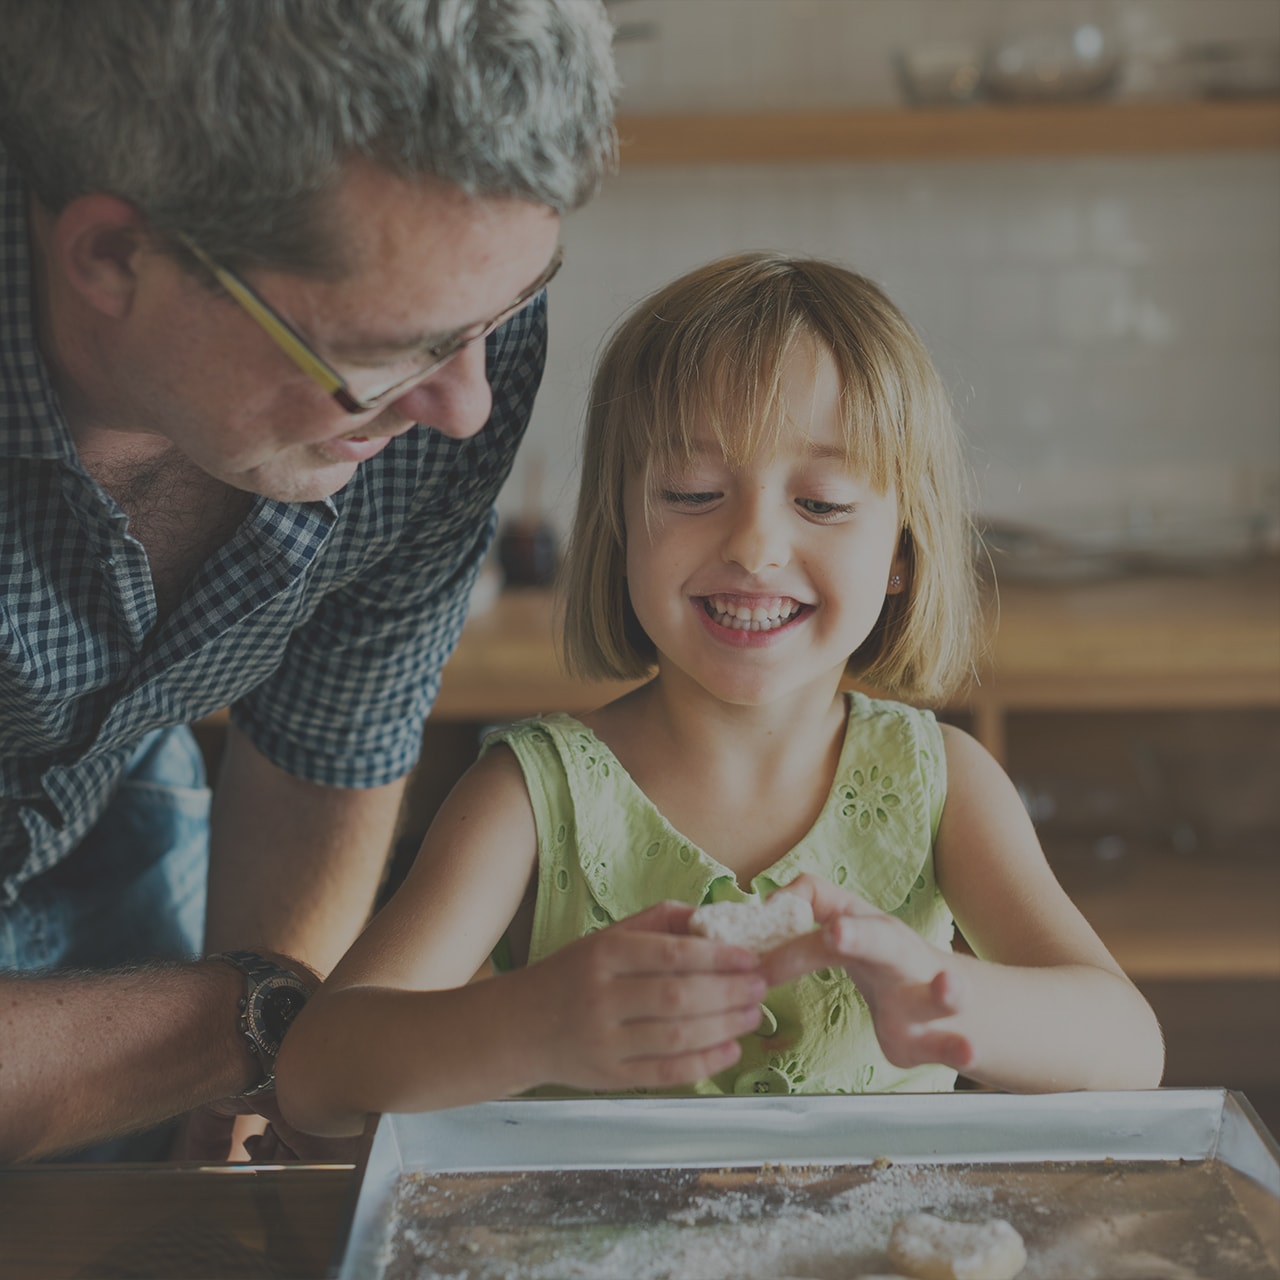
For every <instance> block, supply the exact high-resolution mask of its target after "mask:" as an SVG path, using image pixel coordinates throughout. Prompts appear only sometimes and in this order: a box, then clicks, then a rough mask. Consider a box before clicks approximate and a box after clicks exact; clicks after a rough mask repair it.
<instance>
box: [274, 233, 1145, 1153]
mask: <svg viewBox="0 0 1280 1280" xmlns="http://www.w3.org/2000/svg"><path fill="white" fill-rule="evenodd" d="M962 489H963V469H962V465H961V460H960V446H959V442H958V439H957V436H956V432H955V429H954V427H953V424H952V420H951V417H950V413H949V410H948V407H947V400H946V396H945V393H944V391H943V388H942V386H941V384H940V380H939V378H938V376H937V374H936V372H935V371H934V369H933V367H932V365H931V363H930V361H929V358H928V356H927V354H926V352H925V350H924V348H923V347H922V345H921V343H920V341H919V339H918V338H917V337H916V335H915V333H914V332H913V331H912V330H911V328H910V327H909V326H908V324H907V323H906V321H905V320H904V319H903V318H902V316H901V315H900V313H899V312H898V311H897V310H896V308H895V307H894V306H893V305H892V304H891V303H890V302H889V301H888V299H887V298H886V297H885V296H884V294H883V293H881V291H880V290H879V289H878V288H876V286H874V285H873V284H871V283H870V282H869V281H867V280H865V279H863V278H862V277H860V276H857V275H854V274H852V273H851V272H849V271H846V270H843V269H842V268H839V267H837V266H833V265H829V264H825V263H821V262H815V261H800V260H794V259H790V258H785V257H781V256H776V255H764V254H760V255H755V254H753V255H746V256H742V257H736V258H731V259H728V260H725V261H722V262H718V263H715V264H713V265H711V266H709V267H705V268H703V269H702V270H700V271H695V272H693V273H692V274H691V275H688V276H686V277H684V278H682V279H680V280H677V281H676V282H675V283H673V284H671V285H669V286H668V287H667V288H665V289H663V290H661V291H660V292H658V293H657V294H656V295H654V296H653V297H651V298H649V299H648V300H647V301H646V302H644V303H643V304H642V305H641V306H640V307H639V308H637V310H636V311H635V312H634V313H633V314H632V315H631V316H630V317H629V318H628V319H627V320H626V321H625V322H624V323H623V324H622V325H621V327H620V328H619V329H618V330H617V332H616V333H615V334H614V335H613V337H612V339H611V340H610V342H609V344H608V346H607V348H606V350H605V352H604V354H603V357H602V360H601V363H600V367H599V369H598V372H597V375H596V379H595V384H594V387H593V394H592V399H591V408H590V411H589V414H588V419H587V426H586V452H585V458H584V465H583V471H582V481H581V492H580V496H579V502H578V509H577V520H576V524H575V527H574V531H573V537H572V540H571V545H570V548H569V554H568V560H567V565H566V582H565V616H566V622H565V640H566V650H567V658H568V662H569V665H570V667H571V669H572V670H574V671H575V672H577V673H579V674H582V675H586V676H601V677H617V678H627V677H637V676H645V675H650V674H651V678H650V679H648V681H647V682H646V683H644V684H642V685H641V686H640V687H639V688H637V689H636V690H635V691H634V692H631V693H628V694H627V695H626V696H624V697H622V698H619V699H618V700H617V701H615V702H612V703H610V704H608V705H607V706H604V707H602V708H600V709H599V710H598V711H595V712H592V713H591V714H590V715H586V716H583V717H581V718H580V719H575V718H572V717H570V716H567V715H548V716H546V717H542V718H539V719H535V720H530V721H525V722H522V723H520V724H517V725H514V726H512V727H510V728H508V729H505V730H503V731H501V732H498V733H495V734H493V735H492V736H491V737H490V738H489V739H488V740H487V742H486V744H485V748H484V751H483V754H482V756H481V759H480V760H479V761H478V763H477V764H476V765H475V766H474V767H473V768H472V769H471V770H470V772H469V773H468V774H467V775H466V777H464V778H463V780H462V781H461V782H460V783H459V785H458V787H457V788H456V789H455V791H454V792H453V794H452V795H451V796H450V797H449V799H448V800H447V801H446V803H445V804H444V806H443V807H442V809H441V811H440V813H439V816H438V818H437V820H436V821H435V823H434V824H433V826H432V828H431V830H430V831H429V832H428V834H427V837H426V840H425V841H424V843H423V846H422V850H421V852H420V853H419V855H418V858H417V860H416V862H415V864H414V866H413V868H412V870H411V871H410V873H409V875H408V877H407V878H406V880H405V882H404V885H403V886H402V887H401V889H400V890H399V891H398V893H396V894H395V896H394V897H393V899H392V900H391V902H390V903H389V904H388V905H387V906H386V907H385V908H384V909H383V911H382V912H380V913H379V915H378V916H377V917H376V918H375V919H374V920H373V922H372V923H371V924H370V926H369V927H368V929H367V930H366V931H365V933H364V934H363V936H362V937H361V938H360V939H359V940H358V941H357V942H356V944H355V945H354V946H353V947H352V949H351V951H350V952H349V954H348V955H347V956H346V957H345V958H344V959H343V960H342V961H341V963H340V964H339V965H338V966H337V968H336V969H335V970H334V972H333V974H332V975H331V977H330V978H329V980H328V981H327V982H326V983H325V984H324V986H323V988H322V989H321V990H320V992H319V993H318V994H317V995H316V996H315V997H314V998H313V999H312V1000H311V1002H310V1004H309V1005H308V1006H307V1007H306V1009H305V1010H304V1011H303V1012H302V1014H301V1015H300V1016H299V1017H298V1019H297V1021H296V1023H295V1024H294V1026H293V1029H292V1030H291V1031H290V1034H289V1036H288V1037H287V1039H286V1041H285V1044H284V1047H283V1049H282V1051H281V1054H280V1058H279V1064H278V1089H279V1100H280V1104H281V1107H282V1109H283V1112H284V1114H285V1116H286V1118H287V1119H288V1120H289V1121H290V1122H291V1123H293V1124H295V1125H297V1126H298V1127H300V1128H303V1129H307V1130H310V1131H312V1132H316V1133H326V1134H342V1133H353V1132H357V1131H358V1130H359V1129H360V1128H361V1126H362V1124H363V1123H364V1120H365V1118H366V1116H367V1113H370V1112H378V1111H419V1110H426V1109H432V1108H438V1107H447V1106H453V1105H457V1104H460V1103H468V1102H475V1101H480V1100H483V1099H487V1098H493V1097H499V1096H504V1095H509V1094H514V1093H519V1092H524V1091H528V1090H533V1089H538V1090H539V1091H540V1092H547V1091H548V1088H547V1087H553V1089H554V1091H558V1092H565V1091H568V1090H573V1089H579V1090H593V1091H609V1092H630V1093H636V1092H645V1091H648V1090H655V1089H661V1090H670V1089H679V1090H682V1091H687V1092H697V1093H787V1092H863V1091H882V1090H889V1089H893V1090H912V1091H918V1090H938V1089H948V1088H950V1087H951V1086H952V1084H953V1082H954V1080H955V1076H956V1072H957V1071H964V1072H965V1073H966V1075H968V1076H970V1077H972V1078H973V1079H974V1080H976V1081H979V1082H981V1083H983V1084H986V1085H989V1086H992V1087H995V1088H1000V1089H1012V1090H1050V1089H1082V1088H1131V1087H1133V1088H1136V1087H1153V1086H1155V1085H1156V1084H1157V1083H1158V1082H1159V1079H1160V1073H1161V1069H1162V1048H1161V1040H1160V1033H1159V1029H1158V1027H1157V1025H1156V1022H1155V1019H1154V1017H1153V1016H1152V1013H1151V1010H1150V1009H1149V1008H1148V1006H1147V1004H1146V1002H1145V1001H1144V1000H1143V998H1142V997H1141V996H1140V995H1139V994H1138V992H1137V991H1136V990H1135V988H1134V987H1133V986H1132V985H1131V984H1130V983H1129V981H1128V980H1127V979H1126V978H1125V976H1124V974H1123V973H1122V972H1121V970H1120V968H1119V967H1118V966H1117V964H1116V962H1115V961H1114V960H1113V959H1112V957H1111V956H1110V955H1109V954H1108V952H1107V950H1106V948H1105V947H1104V946H1103V945H1102V943H1101V942H1100V941H1099V940H1098V938H1097V936H1096V935H1095V934H1094V932H1093V930H1092V929H1091V928H1090V927H1089V925H1088V924H1087V923H1086V922H1085V920H1084V918H1083V917H1082V916H1081V915H1080V913H1079V912H1078V911H1077V910H1076V908H1075V907H1074V906H1073V905H1072V903H1071V902H1070V900H1069V899H1068V898H1067V896H1066V895H1065V894H1064V892H1063V891H1062V889H1061V888H1060V887H1059V885H1058V883H1057V881H1056V880H1055V879H1054V877H1053V874H1052V872H1051V871H1050V870H1049V867H1048V865H1047V863H1046V862H1045V859H1044V856H1043V854H1042V853H1041V851H1040V848H1039V846H1038V844H1037V841H1036V837H1035V834H1034V831H1033V830H1032V826H1031V823H1030V821H1029V819H1028V817H1027V815H1026V813H1025V811H1024V810H1023V808H1022V806H1021V804H1020V802H1019V800H1018V797H1017V793H1016V792H1015V790H1014V788H1013V786H1012V784H1011V783H1010V781H1009V780H1008V778H1007V777H1006V775H1005V774H1004V772H1003V771H1002V770H1001V769H1000V767H999V766H998V765H997V764H996V763H995V761H994V760H993V759H992V758H991V757H990V756H989V755H988V754H987V752H986V751H985V750H984V749H983V748H982V747H981V746H979V745H978V744H977V743H976V742H975V741H974V740H973V739H972V738H970V737H968V736H967V735H966V734H964V733H962V732H960V731H959V730H957V729H953V728H950V727H946V726H940V725H939V724H938V723H937V722H936V720H935V719H934V717H933V715H932V714H931V713H930V712H928V711H924V710H918V709H917V708H916V707H914V706H912V705H910V704H909V703H907V702H902V701H889V700H886V699H884V698H883V697H876V698H872V697H868V696H865V695H864V694H863V693H858V692H848V693H846V692H842V691H841V689H842V686H843V685H846V684H848V683H849V681H848V679H847V677H853V678H855V679H856V681H857V682H858V683H859V684H861V685H863V686H864V687H874V688H876V689H879V690H882V691H886V692H888V693H889V694H892V695H894V696H895V697H901V698H909V699H912V700H913V701H921V700H930V699H936V698H937V697H939V695H941V694H943V693H944V692H946V691H947V690H948V689H950V688H952V687H954V686H955V685H956V684H957V683H958V682H959V681H960V680H962V679H964V678H965V677H967V675H968V674H969V672H970V670H971V652H972V647H973V645H974V642H975V638H976V636H977V634H978V627H977V618H978V608H977V602H976V592H975V587H974V581H973V574H972V568H971V546H972V543H971V533H970V527H969V525H968V523H967V517H966V515H965V511H964V506H963V503H962ZM775 891H780V892H787V893H798V894H801V895H803V896H804V897H805V898H806V899H808V901H809V902H810V904H811V905H812V907H813V910H814V915H815V918H816V921H817V923H818V925H819V928H817V929H815V930H814V931H813V932H811V933H809V934H807V935H805V936H803V937H801V938H799V939H797V940H794V941H792V942H789V943H786V944H784V945H782V946H780V947H778V948H776V949H775V950H774V951H772V952H771V953H769V954H767V955H765V956H764V957H759V958H758V957H756V956H754V955H752V954H751V953H750V952H747V951H745V950H743V949H740V948H735V947H729V946H726V945H723V944H718V943H715V942H712V941H710V940H708V939H705V938H700V937H693V936H689V935H688V934H687V933H686V931H685V930H686V925H687V922H688V919H689V916H690V915H691V913H692V911H693V909H694V908H695V907H696V906H697V905H699V904H701V903H706V902H714V901H720V900H726V899H730V900H742V899H746V898H748V897H752V896H767V895H769V894H771V893H773V892H775ZM953 918H954V923H955V924H958V926H959V929H960V932H961V934H962V935H963V938H964V940H965V942H966V943H967V944H968V948H969V949H971V950H972V952H973V954H972V955H969V954H964V953H961V952H954V951H952V949H951V940H952V933H953ZM491 953H492V955H493V959H494V964H495V967H496V968H497V970H498V973H497V974H496V976H486V977H485V978H484V979H483V980H481V981H475V982H472V981H470V980H471V979H472V977H473V975H475V974H476V973H477V970H478V969H481V968H482V967H483V966H484V965H485V964H486V961H487V959H488V958H489V957H490V954H491ZM540 1086H541V1087H542V1088H539V1087H540Z"/></svg>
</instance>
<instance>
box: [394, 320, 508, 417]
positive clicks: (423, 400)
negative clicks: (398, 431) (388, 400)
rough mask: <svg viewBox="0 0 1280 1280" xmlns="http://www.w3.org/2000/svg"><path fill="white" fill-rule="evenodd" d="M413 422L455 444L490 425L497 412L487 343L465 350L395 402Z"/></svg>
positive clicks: (465, 348)
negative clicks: (487, 370)
mask: <svg viewBox="0 0 1280 1280" xmlns="http://www.w3.org/2000/svg"><path fill="white" fill-rule="evenodd" d="M395 407H396V410H397V411H398V412H399V413H401V414H403V415H404V417H405V418H407V419H409V420H410V421H411V422H420V423H422V424H423V426H426V427H431V428H433V429H434V430H436V431H439V432H440V433H441V434H442V435H446V436H449V437H450V438H451V439H454V440H467V439H469V438H470V437H471V436H473V435H475V434H476V433H477V432H478V431H479V430H480V428H481V427H483V426H484V424H485V423H486V422H488V421H489V414H490V413H491V412H492V409H493V392H492V391H491V390H490V389H489V380H488V378H487V377H486V375H485V343H484V341H483V340H481V341H479V342H473V343H471V344H470V346H466V347H463V349H462V350H461V351H459V352H458V354H457V355H456V356H454V357H453V359H452V360H450V361H449V363H448V364H446V365H445V366H444V368H443V369H440V370H439V371H438V372H436V373H433V374H432V375H431V377H429V378H428V379H427V380H426V382H420V383H419V384H418V385H417V386H416V387H411V388H410V389H409V390H408V391H406V392H405V393H404V395H403V396H401V397H400V399H398V400H397V401H396V402H395Z"/></svg>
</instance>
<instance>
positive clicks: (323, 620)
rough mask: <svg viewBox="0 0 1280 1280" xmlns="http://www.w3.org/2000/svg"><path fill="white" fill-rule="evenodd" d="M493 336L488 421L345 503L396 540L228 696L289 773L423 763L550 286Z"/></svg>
mask: <svg viewBox="0 0 1280 1280" xmlns="http://www.w3.org/2000/svg"><path fill="white" fill-rule="evenodd" d="M489 342H490V347H489V352H488V376H489V384H490V387H491V388H492V391H493V410H492V413H491V416H490V419H489V422H488V423H487V424H486V425H485V427H484V429H483V430H482V431H481V432H480V433H479V434H478V435H477V436H475V437H473V438H472V439H471V440H469V441H464V442H460V443H459V442H453V441H448V440H446V439H445V438H444V437H441V436H440V435H439V434H438V433H432V435H431V436H429V437H426V442H427V445H428V449H427V454H426V458H427V460H426V461H424V462H423V463H422V464H421V469H420V471H419V474H418V478H417V482H416V484H415V485H414V486H413V489H412V492H410V493H398V492H396V491H395V477H394V470H395V469H394V468H389V471H390V472H391V473H392V474H391V476H390V477H388V478H387V485H386V486H384V487H383V488H381V489H379V490H378V491H377V492H375V493H370V492H366V493H364V494H363V496H360V495H356V496H353V497H350V498H349V501H348V503H347V509H348V511H350V509H351V508H352V507H358V506H360V505H361V504H362V503H363V506H364V507H365V508H366V511H365V515H364V518H363V521H362V522H361V523H362V527H364V528H365V529H366V533H367V537H368V538H369V540H370V542H371V543H372V544H376V543H377V542H378V539H379V537H380V530H381V528H385V527H386V526H387V525H393V526H394V527H395V529H396V533H395V536H394V538H392V539H391V540H390V541H389V542H388V545H387V546H386V547H385V548H384V549H383V550H382V553H381V554H379V555H377V556H376V558H374V559H373V560H372V562H370V563H368V564H363V565H362V566H361V568H360V571H359V572H358V573H356V574H353V575H350V580H349V581H347V582H345V584H344V585H342V586H341V587H339V588H337V589H336V590H334V591H331V592H330V593H328V594H326V595H325V596H323V598H322V599H321V600H320V602H319V605H318V607H317V608H316V610H315V611H314V613H313V614H312V615H311V616H310V618H309V619H308V620H307V621H306V622H305V623H304V624H303V625H302V626H301V627H299V628H298V630H297V631H295V632H294V634H293V635H292V636H291V637H290V639H289V642H288V646H287V649H286V652H285V655H284V658H283V660H282V662H281V664H280V666H279V667H278V668H277V669H276V670H275V672H274V673H273V675H272V676H271V678H270V679H269V680H267V681H266V682H264V683H263V684H262V685H260V686H259V687H258V688H256V689H254V690H253V691H252V692H250V693H249V694H247V695H246V696H245V697H243V698H241V699H240V700H239V701H237V702H236V703H235V704H234V705H233V706H232V708H231V717H232V722H233V723H234V724H235V725H236V726H237V728H239V729H241V730H242V731H243V732H244V733H245V734H246V735H247V736H248V737H249V739H250V741H252V742H253V743H254V745H255V746H256V747H257V748H258V750H260V751H261V752H262V753H263V754H264V755H265V756H266V757H267V758H268V759H269V760H271V762H272V763H273V764H275V765H277V766H278V767H279V768H281V769H284V770H285V771H286V772H288V773H291V774H293V775H295V776H297V777H301V778H305V779H307V780H308V781H311V782H317V783H321V784H324V785H327V786H335V787H376V786H381V785H383V784H384V783H387V782H392V781H394V780H395V779H397V778H399V777H402V776H403V775H404V774H405V773H407V772H408V771H409V770H410V769H411V768H412V767H413V766H414V764H415V763H416V762H417V759H418V756H419V754H420V752H421V748H422V727H423V722H424V721H425V719H426V717H427V715H428V713H429V712H430V710H431V706H432V704H433V703H434V701H435V698H436V695H437V694H438V693H439V690H440V673H441V670H442V668H443V667H444V664H445V662H446V660H447V659H448V657H449V656H450V654H452V652H453V650H454V648H455V646H456V645H457V642H458V637H459V634H460V633H461V631H462V624H463V622H464V621H465V619H466V613H467V607H468V604H469V602H470V597H471V590H472V587H473V585H474V582H475V578H476V575H477V573H478V571H479V568H480V565H481V563H482V562H483V560H484V557H485V554H486V552H487V551H488V549H489V546H490V544H491V542H492V539H493V534H494V529H495V527H496V523H497V517H496V514H495V511H494V505H493V504H494V500H495V499H496V497H497V494H498V491H499V489H500V488H501V486H502V483H503V481H505V480H506V478H507V475H508V474H509V473H510V470H511V464H512V461H513V460H514V457H515V451H516V448H517V446H518V445H519V443H520V440H521V439H522V437H523V435H524V432H525V429H526V427H527V426H528V421H529V415H530V413H531V411H532V407H533V399H534V395H535V394H536V392H537V389H538V384H539V382H540V380H541V377H542V370H543V366H544V361H545V353H546V311H545V296H544V298H542V299H539V301H538V302H537V303H535V304H534V305H533V306H530V307H528V308H526V310H525V311H523V312H521V313H520V314H519V315H518V316H517V317H516V318H515V319H514V320H512V321H511V322H510V323H509V324H508V325H506V326H504V327H503V329H501V330H500V331H499V332H498V333H497V334H495V335H494V336H493V337H491V338H490V339H489ZM387 486H389V487H387ZM397 506H401V507H402V508H403V510H402V512H401V514H402V515H403V518H402V519H399V518H397V513H396V508H397Z"/></svg>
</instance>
